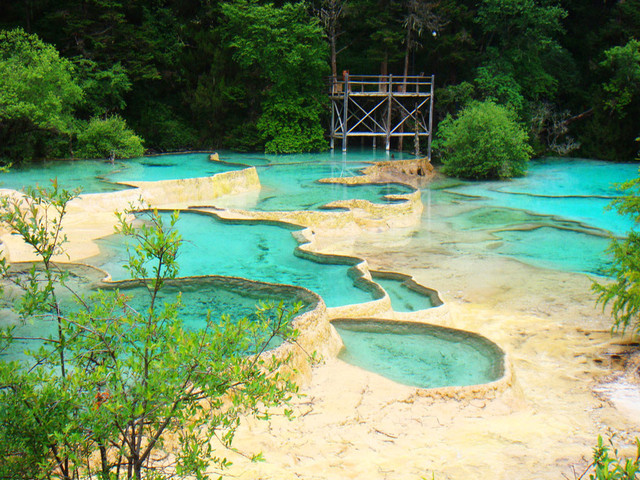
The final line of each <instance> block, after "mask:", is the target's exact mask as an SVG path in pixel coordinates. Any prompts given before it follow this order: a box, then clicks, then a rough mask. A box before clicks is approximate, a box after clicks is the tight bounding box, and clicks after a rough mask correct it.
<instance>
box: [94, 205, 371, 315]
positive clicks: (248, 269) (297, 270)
mask: <svg viewBox="0 0 640 480" xmlns="http://www.w3.org/2000/svg"><path fill="white" fill-rule="evenodd" d="M163 215H165V217H166V216H167V215H168V214H163ZM178 230H179V231H180V233H181V235H182V238H183V240H184V243H183V245H182V248H181V249H180V253H179V257H178V262H179V264H180V275H181V276H194V275H225V276H237V277H244V278H248V279H251V280H260V281H265V282H273V283H280V284H288V285H296V286H301V287H305V288H308V289H309V290H312V291H314V292H316V293H318V294H319V295H320V296H321V297H322V298H323V299H324V301H325V303H326V304H327V306H329V307H335V306H341V305H348V304H352V303H361V302H367V301H371V300H373V299H375V298H376V295H375V294H374V293H373V292H372V291H369V290H364V289H362V288H359V287H357V286H356V285H355V284H354V279H353V278H352V276H353V273H352V270H351V267H352V265H351V264H347V265H345V264H340V263H320V261H312V260H309V259H306V258H302V257H299V256H296V255H295V254H294V253H295V250H296V247H297V246H298V243H297V241H296V240H295V239H294V238H293V236H292V235H291V232H292V231H293V230H294V228H292V227H287V226H285V225H270V224H265V223H259V224H256V223H247V222H245V223H239V222H223V221H221V220H219V219H217V217H215V216H212V215H205V214H200V213H195V212H182V213H181V214H180V219H179V221H178ZM100 246H101V249H102V250H104V254H102V255H101V256H100V257H97V258H95V259H93V260H91V263H92V264H94V265H96V266H98V267H100V268H103V269H105V270H106V271H108V272H109V273H111V275H112V276H113V278H114V279H116V280H122V279H126V278H128V273H127V271H126V270H124V268H122V265H123V264H124V262H125V260H126V253H125V248H124V242H123V239H122V238H120V237H117V236H114V237H110V238H108V239H104V240H102V241H100ZM328 260H329V261H330V260H331V259H328ZM353 263H356V262H355V261H354V262H353Z"/></svg>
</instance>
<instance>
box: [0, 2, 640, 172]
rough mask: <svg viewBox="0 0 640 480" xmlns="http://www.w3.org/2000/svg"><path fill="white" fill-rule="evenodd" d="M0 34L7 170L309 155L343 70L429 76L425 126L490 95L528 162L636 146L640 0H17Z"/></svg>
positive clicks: (618, 154) (2, 145) (624, 155)
mask: <svg viewBox="0 0 640 480" xmlns="http://www.w3.org/2000/svg"><path fill="white" fill-rule="evenodd" d="M0 29H1V30H2V34H1V36H0V158H2V159H3V160H4V162H5V163H6V162H8V161H12V162H13V163H14V164H15V163H19V162H21V161H24V160H29V159H33V158H43V157H83V156H84V157H101V156H109V152H110V154H111V155H112V156H122V157H125V156H132V155H136V154H138V153H139V152H140V151H141V146H140V142H141V139H144V140H143V141H144V148H146V149H147V150H148V151H152V152H154V151H155V152H162V151H177V150H187V149H211V148H230V149H236V150H254V151H256V150H266V151H269V152H278V153H287V152H295V151H314V150H322V149H324V148H326V147H327V141H326V130H327V126H328V118H327V117H328V114H329V112H330V110H329V103H328V98H327V94H326V90H327V88H326V87H327V77H328V76H329V75H330V74H331V73H332V71H333V72H337V73H338V75H340V74H341V73H340V72H342V71H343V70H349V71H350V72H351V73H352V74H357V75H361V74H386V73H393V74H404V73H408V74H419V73H423V72H424V73H425V74H432V73H433V74H435V78H436V85H437V87H438V88H437V89H436V102H435V108H436V112H435V114H436V122H439V121H441V120H443V119H445V117H446V116H447V115H450V116H451V117H452V118H455V116H456V115H457V114H458V113H459V112H460V111H461V109H463V108H464V107H465V106H466V105H468V104H470V102H477V101H480V102H482V101H490V102H491V103H495V104H498V105H500V106H504V107H506V108H508V109H509V111H510V112H512V114H513V116H514V117H515V119H516V120H517V122H519V124H520V125H521V126H522V127H523V128H524V130H525V131H526V132H527V136H528V140H527V141H528V143H529V147H530V148H531V149H532V151H533V152H534V153H535V154H536V155H541V154H548V153H551V154H557V155H567V154H569V155H580V156H587V157H596V158H603V159H610V160H630V159H633V158H634V157H635V156H636V155H637V151H638V145H637V143H636V138H637V137H638V135H639V134H640V127H639V126H638V119H640V41H638V40H637V39H638V38H640V0H436V1H423V0H402V1H389V0H316V1H310V2H306V3H302V2H299V3H286V2H264V1H260V0H228V1H217V0H128V1H123V0H21V1H14V2H7V1H4V2H3V7H2V9H1V10H0ZM34 65H37V66H38V68H34ZM109 139H111V140H109ZM105 142H106V144H105V145H101V143H105ZM116 144H117V146H114V145H116Z"/></svg>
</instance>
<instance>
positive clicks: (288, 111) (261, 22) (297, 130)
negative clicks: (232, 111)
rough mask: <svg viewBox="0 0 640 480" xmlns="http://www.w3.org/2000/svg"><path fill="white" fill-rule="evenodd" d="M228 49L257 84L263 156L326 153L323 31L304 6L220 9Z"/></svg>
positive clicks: (251, 4)
mask: <svg viewBox="0 0 640 480" xmlns="http://www.w3.org/2000/svg"><path fill="white" fill-rule="evenodd" d="M222 12H223V14H224V16H225V18H226V20H227V25H226V27H225V28H226V31H227V32H228V41H229V47H230V48H232V49H233V52H234V54H233V58H234V60H235V61H236V62H237V63H238V65H239V66H240V67H241V68H243V69H245V70H248V71H256V75H257V76H258V78H259V79H260V80H261V81H262V85H261V95H262V96H263V100H262V102H261V105H260V107H261V108H260V110H261V111H260V117H259V119H258V121H257V123H256V127H257V130H258V132H259V133H260V135H261V136H262V139H263V142H264V144H265V150H266V151H267V152H271V153H293V152H306V151H313V150H321V149H323V148H326V141H325V139H324V129H323V127H322V113H323V111H324V106H325V102H326V93H325V82H324V76H325V75H326V74H328V73H329V72H328V66H327V62H326V54H327V47H326V44H325V43H324V40H323V38H322V35H323V34H322V28H321V27H320V25H319V21H318V19H316V18H313V17H311V16H310V15H309V14H308V12H307V10H306V8H305V5H304V4H303V3H296V4H291V3H285V4H284V5H283V6H282V7H280V8H278V7H275V6H274V5H273V4H271V3H267V4H264V5H260V4H258V3H257V2H255V1H248V0H237V1H235V2H232V3H227V4H223V6H222Z"/></svg>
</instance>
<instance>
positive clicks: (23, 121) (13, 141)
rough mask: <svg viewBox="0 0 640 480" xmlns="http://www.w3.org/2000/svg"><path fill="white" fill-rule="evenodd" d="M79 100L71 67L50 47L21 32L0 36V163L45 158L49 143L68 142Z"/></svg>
mask: <svg viewBox="0 0 640 480" xmlns="http://www.w3.org/2000/svg"><path fill="white" fill-rule="evenodd" d="M81 99H82V89H81V88H80V87H79V86H78V84H77V83H76V81H75V80H74V78H73V66H72V64H71V62H69V61H68V60H66V59H64V58H61V57H60V55H59V54H58V52H57V51H56V49H55V48H54V47H53V46H51V45H47V44H45V43H44V42H42V40H40V39H39V38H38V37H37V36H36V35H31V34H27V33H25V32H24V31H23V30H21V29H15V30H11V31H1V32H0V159H1V158H4V159H11V160H15V161H18V162H19V161H23V160H29V159H32V158H36V157H40V156H45V155H50V154H51V152H52V148H53V147H52V141H53V140H55V139H59V138H60V137H65V138H67V139H71V137H72V134H73V132H74V131H75V119H74V117H73V111H74V108H75V106H76V105H77V104H78V103H79V102H80V101H81ZM67 152H68V149H67Z"/></svg>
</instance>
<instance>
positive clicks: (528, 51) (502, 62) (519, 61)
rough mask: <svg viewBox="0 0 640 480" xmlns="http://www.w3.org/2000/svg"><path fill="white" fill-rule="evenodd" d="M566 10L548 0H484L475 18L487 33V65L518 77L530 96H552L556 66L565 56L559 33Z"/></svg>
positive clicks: (554, 87)
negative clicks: (558, 36) (559, 59)
mask: <svg viewBox="0 0 640 480" xmlns="http://www.w3.org/2000/svg"><path fill="white" fill-rule="evenodd" d="M566 15H567V12H566V11H565V10H563V9H562V8H560V6H559V5H557V2H549V1H545V0H483V1H482V2H481V4H480V7H479V8H478V15H477V19H476V21H477V22H478V24H479V25H480V27H481V28H482V31H483V33H484V35H485V42H484V43H485V48H486V57H485V58H486V60H485V66H487V67H490V70H493V71H497V72H504V73H506V74H508V75H510V76H511V77H512V79H517V80H518V82H519V83H520V86H521V90H522V92H526V98H527V99H529V100H536V101H537V100H539V99H541V98H547V99H548V98H550V97H552V96H553V95H554V94H555V92H556V90H557V88H558V78H557V73H558V72H559V71H561V70H559V69H556V70H555V71H554V69H553V67H554V66H557V64H558V61H557V59H558V57H562V56H563V53H562V51H561V46H560V44H559V43H558V41H557V39H556V35H558V34H559V33H560V32H562V24H561V22H562V19H564V18H565V17H566Z"/></svg>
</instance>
